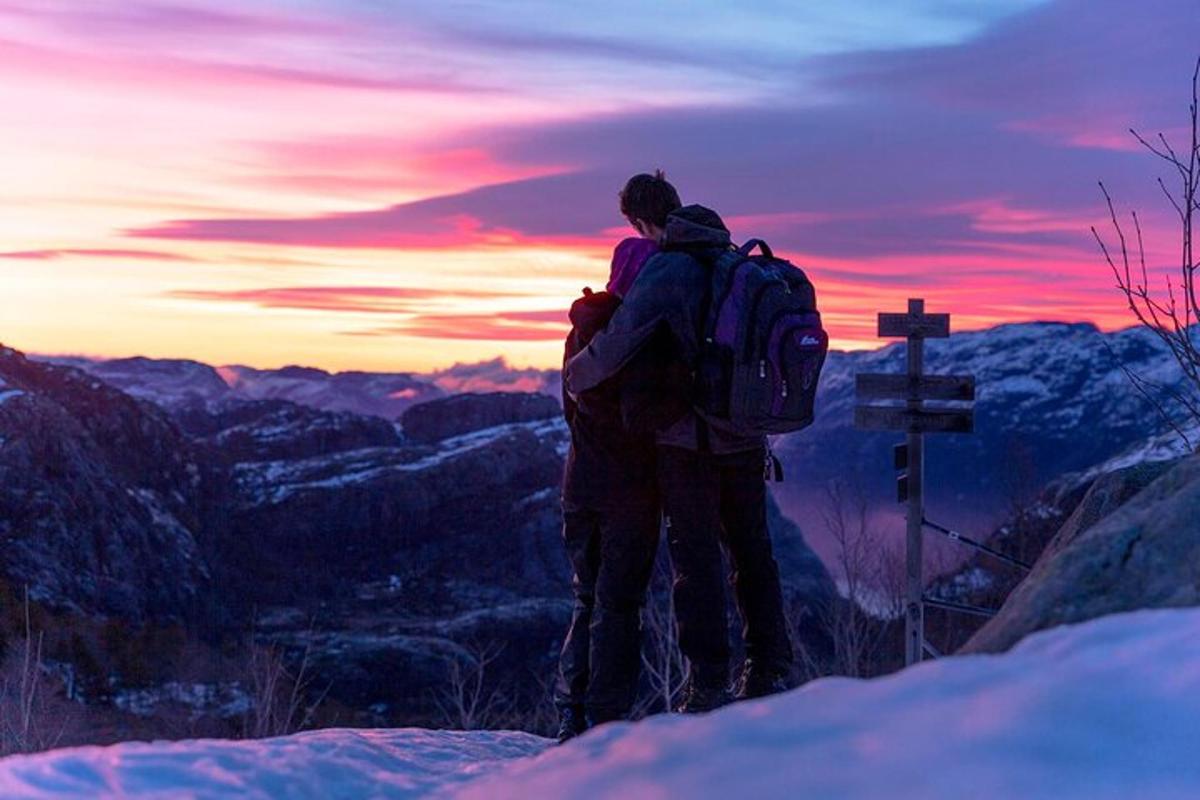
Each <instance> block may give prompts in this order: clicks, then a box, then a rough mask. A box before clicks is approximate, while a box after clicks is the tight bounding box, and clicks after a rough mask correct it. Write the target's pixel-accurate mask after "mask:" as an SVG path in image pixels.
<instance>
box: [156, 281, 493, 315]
mask: <svg viewBox="0 0 1200 800" xmlns="http://www.w3.org/2000/svg"><path fill="white" fill-rule="evenodd" d="M166 296H168V297H172V298H175V299H180V300H201V301H207V302H223V303H247V304H250V305H255V306H258V307H260V308H288V309H301V310H306V311H335V312H353V313H371V314H396V313H414V312H417V311H420V310H422V309H425V308H427V307H428V306H429V305H430V304H431V303H436V302H447V301H455V300H487V299H496V298H503V297H512V296H513V295H512V294H510V293H506V292H497V291H489V290H445V289H426V288H414V287H386V286H289V287H278V288H266V289H230V290H222V289H212V290H206V289H183V290H176V291H171V292H167V293H166Z"/></svg>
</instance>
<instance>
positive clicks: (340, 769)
mask: <svg viewBox="0 0 1200 800" xmlns="http://www.w3.org/2000/svg"><path fill="white" fill-rule="evenodd" d="M1197 719H1200V609H1172V610H1157V611H1140V612H1135V613H1131V614H1120V615H1114V616H1111V617H1105V618H1103V619H1100V620H1094V621H1092V622H1089V623H1085V624H1082V625H1075V626H1064V627H1061V628H1057V629H1054V630H1051V631H1046V632H1043V633H1039V634H1035V635H1033V636H1031V637H1029V638H1028V639H1026V640H1025V641H1024V642H1022V643H1021V644H1020V645H1018V646H1017V647H1016V648H1015V649H1014V650H1013V651H1012V652H1010V653H1007V654H1004V655H997V656H965V657H951V658H946V659H942V660H940V661H933V662H926V663H924V664H921V665H919V666H917V667H915V668H912V669H908V670H905V671H903V672H900V673H898V674H895V675H892V676H889V677H886V678H878V679H875V680H869V681H861V680H850V679H845V678H830V679H825V680H820V681H815V682H813V683H810V684H808V685H807V686H805V687H803V688H801V689H798V690H796V691H793V692H789V693H787V694H784V695H780V696H777V697H773V698H769V699H766V700H759V701H753V702H746V703H739V704H737V705H734V706H730V707H727V708H724V709H721V710H720V711H717V712H715V713H712V714H707V715H700V716H695V717H681V716H659V717H654V718H652V719H649V720H645V721H643V722H640V723H635V724H628V723H618V724H613V725H606V726H604V727H601V728H599V729H597V730H595V731H593V732H591V733H588V734H586V735H584V736H582V737H580V738H579V739H576V740H575V741H572V742H570V743H568V744H566V745H565V746H563V747H550V742H549V741H548V740H546V739H541V738H538V737H535V736H531V735H529V734H525V733H514V732H475V733H459V732H450V731H427V730H416V729H407V730H392V731H387V730H374V731H354V730H326V731H317V732H312V733H303V734H298V735H295V736H290V737H282V738H278V739H265V740H259V741H214V740H196V741H184V742H157V743H154V744H144V743H125V744H119V745H114V746H112V747H83V748H74V749H64V750H57V751H51V752H48V753H42V754H39V755H32V756H13V757H10V758H7V759H3V760H0V796H3V797H5V798H29V799H30V800H48V799H49V798H67V797H135V798H136V797H180V796H183V797H204V798H250V800H258V799H259V798H276V797H306V798H307V797H312V798H330V800H336V799H337V798H362V797H381V798H382V797H394V798H411V797H429V796H437V797H458V798H464V799H479V800H494V798H543V797H546V798H550V797H553V798H642V797H654V798H660V797H661V798H669V797H687V798H690V799H692V800H706V799H707V798H713V799H714V800H716V798H729V797H744V798H791V797H813V798H832V797H836V798H843V799H844V800H860V799H861V800H866V799H867V798H880V797H886V798H889V800H909V799H910V798H911V799H912V800H917V799H918V798H920V800H939V799H940V798H955V800H957V799H958V798H963V797H972V798H1011V797H1020V798H1032V799H1034V800H1037V799H1038V798H1047V800H1049V798H1054V799H1055V800H1074V798H1078V799H1079V800H1084V799H1085V798H1086V800H1104V799H1106V798H1113V799H1114V800H1115V799H1116V798H1130V797H1145V798H1150V797H1153V798H1156V800H1165V799H1168V798H1180V800H1182V799H1183V798H1195V797H1198V796H1200V760H1198V759H1196V753H1197V752H1200V725H1197V724H1196V720H1197ZM506 762H507V763H506Z"/></svg>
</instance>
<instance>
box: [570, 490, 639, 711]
mask: <svg viewBox="0 0 1200 800" xmlns="http://www.w3.org/2000/svg"><path fill="white" fill-rule="evenodd" d="M658 530H659V510H658V502H657V498H656V497H655V493H654V492H653V490H652V489H651V490H650V491H647V492H645V493H644V496H640V497H638V496H634V497H630V498H628V502H627V503H625V504H624V505H622V506H621V507H620V508H617V509H614V510H611V511H598V510H594V509H589V510H567V511H565V512H564V514H563V539H564V541H565V542H566V546H567V555H568V556H569V557H570V559H571V565H572V567H573V568H574V571H575V578H574V583H573V587H574V593H575V609H574V613H573V614H572V618H571V627H570V629H569V630H568V631H567V638H566V640H565V641H564V642H563V648H562V654H561V656H560V658H559V675H558V681H557V685H556V687H555V701H556V703H557V704H558V706H559V707H560V708H562V707H565V706H582V707H584V708H585V709H586V710H587V714H588V716H589V717H590V718H591V719H592V721H593V722H606V721H609V720H613V719H619V718H621V717H624V716H625V715H627V714H628V713H629V710H630V707H631V706H632V705H633V700H634V694H635V692H636V691H637V680H638V674H639V672H640V667H641V607H642V603H643V602H644V600H645V596H646V587H647V585H648V584H649V582H650V573H651V570H652V569H653V566H654V556H655V553H656V551H657V550H658Z"/></svg>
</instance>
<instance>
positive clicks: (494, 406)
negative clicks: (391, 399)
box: [400, 392, 562, 443]
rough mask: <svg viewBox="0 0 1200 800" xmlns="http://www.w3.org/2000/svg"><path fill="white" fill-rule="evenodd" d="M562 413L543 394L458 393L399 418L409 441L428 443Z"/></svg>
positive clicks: (422, 406) (552, 400)
mask: <svg viewBox="0 0 1200 800" xmlns="http://www.w3.org/2000/svg"><path fill="white" fill-rule="evenodd" d="M561 413H562V410H561V408H560V407H559V405H558V403H557V401H555V400H554V398H552V397H549V396H547V395H543V394H530V393H524V392H488V393H486V394H459V395H454V396H453V397H447V398H445V399H442V400H433V401H431V402H428V403H421V404H420V405H415V406H413V407H412V408H410V409H408V410H407V411H405V412H404V414H403V415H402V416H401V417H400V425H401V426H402V427H403V429H404V436H405V438H407V439H408V440H410V441H412V442H418V443H429V442H436V441H440V440H442V439H447V438H450V437H452V436H461V435H462V434H464V433H470V432H471V431H478V430H483V429H484V428H491V427H494V426H496V425H504V424H508V423H511V422H530V421H533V420H541V419H549V418H552V417H557V416H560V415H561Z"/></svg>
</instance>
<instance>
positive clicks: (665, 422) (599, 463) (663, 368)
mask: <svg viewBox="0 0 1200 800" xmlns="http://www.w3.org/2000/svg"><path fill="white" fill-rule="evenodd" d="M620 306H621V299H620V298H619V297H617V296H616V295H614V294H612V293H610V292H592V291H590V290H586V289H585V290H584V295H583V297H581V298H579V299H578V300H576V301H575V302H574V304H572V306H571V313H570V319H571V326H572V327H571V332H570V333H569V334H568V335H567V341H566V352H565V357H564V363H567V362H569V360H570V359H571V357H572V356H574V355H575V354H576V353H578V352H580V351H581V350H582V349H583V348H584V347H586V346H587V344H588V343H589V342H590V341H591V340H592V338H593V337H594V336H595V335H596V334H597V333H598V332H599V331H601V330H603V328H604V327H605V325H606V324H608V322H609V320H610V319H611V318H612V316H613V314H614V313H615V312H616V311H617V309H618V308H620ZM689 378H690V376H689V372H688V370H687V369H686V367H685V366H684V365H683V364H682V362H681V361H680V360H679V359H678V357H677V354H676V348H675V344H674V341H673V340H672V338H671V336H670V334H669V332H668V331H667V330H666V329H665V328H660V329H659V330H658V331H655V332H654V333H653V334H652V335H651V336H650V338H649V340H648V341H647V342H646V343H645V345H643V346H642V347H641V348H640V349H639V351H638V353H637V354H636V355H635V356H634V357H633V358H631V359H630V360H629V362H628V363H627V364H625V365H624V367H623V368H622V369H621V370H620V371H619V372H618V374H615V375H613V376H611V377H609V378H607V379H605V380H603V381H601V383H600V384H598V385H597V386H595V387H593V388H592V389H591V390H590V391H587V392H585V393H583V394H582V395H580V396H579V397H578V399H575V398H572V397H571V396H570V395H569V394H568V393H567V392H565V391H564V392H563V413H564V415H565V416H566V419H567V427H568V428H569V429H570V431H571V448H570V450H569V451H568V453H567V465H566V470H565V471H564V474H563V504H564V508H565V509H566V510H568V511H571V510H581V509H593V510H606V509H611V508H612V507H613V506H614V505H615V506H628V505H630V504H631V503H632V499H631V494H630V493H631V492H633V493H646V492H649V493H650V494H651V495H653V494H654V487H655V477H654V445H655V432H656V431H658V430H659V429H661V428H664V427H668V426H670V425H671V424H673V423H674V422H676V421H677V420H678V419H680V418H681V417H682V416H683V415H684V414H686V413H687V412H688V409H689V407H688V405H687V404H686V403H685V402H684V399H683V398H684V387H685V386H686V385H687V384H688V382H689Z"/></svg>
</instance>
